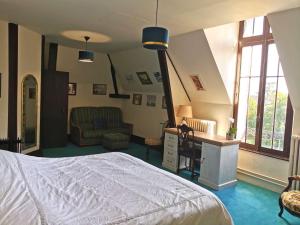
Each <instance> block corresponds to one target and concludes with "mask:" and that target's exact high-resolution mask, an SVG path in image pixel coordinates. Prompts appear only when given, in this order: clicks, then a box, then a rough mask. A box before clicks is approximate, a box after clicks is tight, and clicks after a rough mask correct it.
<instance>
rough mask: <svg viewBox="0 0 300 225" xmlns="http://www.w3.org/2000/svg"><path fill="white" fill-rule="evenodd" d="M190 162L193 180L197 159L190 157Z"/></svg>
mask: <svg viewBox="0 0 300 225" xmlns="http://www.w3.org/2000/svg"><path fill="white" fill-rule="evenodd" d="M190 164H192V180H194V172H195V160H194V159H192V158H190Z"/></svg>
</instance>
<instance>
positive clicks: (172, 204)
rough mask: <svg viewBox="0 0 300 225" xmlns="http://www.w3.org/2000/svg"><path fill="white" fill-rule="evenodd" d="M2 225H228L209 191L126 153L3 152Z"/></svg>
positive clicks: (0, 179) (0, 168) (0, 160)
mask: <svg viewBox="0 0 300 225" xmlns="http://www.w3.org/2000/svg"><path fill="white" fill-rule="evenodd" d="M0 182H1V185H0V224H1V225H35V224H47V225H99V224H101V225H102V224H106V225H108V224H122V225H123V224H139V225H142V224H153V225H154V224H161V225H168V224H174V225H177V224H181V225H193V224H196V225H198V224H199V225H200V224H201V225H229V224H232V222H231V217H230V216H229V214H228V212H227V210H226V209H225V208H224V206H223V204H222V203H221V202H220V201H219V200H218V198H217V197H216V196H215V195H214V194H212V193H210V192H209V191H207V190H205V189H203V188H201V187H199V186H197V185H195V184H193V183H191V182H189V181H186V180H184V179H182V178H180V177H178V176H176V175H173V174H171V173H168V172H165V171H163V170H161V169H158V168H156V167H154V166H151V165H149V164H147V163H145V162H143V161H141V160H139V159H136V158H134V157H132V156H129V155H127V154H124V153H105V154H99V155H89V156H81V157H71V158H56V159H53V158H52V159H51V158H37V157H32V156H26V155H21V154H15V153H10V152H6V151H0Z"/></svg>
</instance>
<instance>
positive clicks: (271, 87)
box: [261, 77, 277, 148]
mask: <svg viewBox="0 0 300 225" xmlns="http://www.w3.org/2000/svg"><path fill="white" fill-rule="evenodd" d="M276 88H277V78H276V77H268V78H267V79H266V89H265V105H264V118H263V128H262V140H261V146H262V147H264V148H272V137H273V125H274V111H275V98H276Z"/></svg>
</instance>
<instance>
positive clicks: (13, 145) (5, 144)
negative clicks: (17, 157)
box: [0, 138, 22, 153]
mask: <svg viewBox="0 0 300 225" xmlns="http://www.w3.org/2000/svg"><path fill="white" fill-rule="evenodd" d="M0 149H1V150H7V151H10V152H17V153H21V152H22V140H21V139H20V138H18V139H17V140H9V139H0Z"/></svg>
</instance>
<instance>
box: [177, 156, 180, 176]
mask: <svg viewBox="0 0 300 225" xmlns="http://www.w3.org/2000/svg"><path fill="white" fill-rule="evenodd" d="M179 169H180V155H178V162H177V171H176V173H177V174H179Z"/></svg>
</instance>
